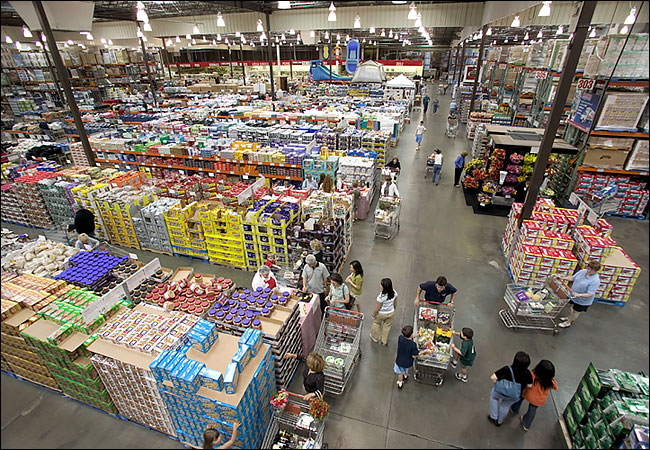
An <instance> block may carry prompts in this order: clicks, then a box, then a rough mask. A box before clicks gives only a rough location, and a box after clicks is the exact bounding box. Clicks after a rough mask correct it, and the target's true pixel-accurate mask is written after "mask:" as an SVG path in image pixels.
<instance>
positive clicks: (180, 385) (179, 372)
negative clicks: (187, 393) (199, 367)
mask: <svg viewBox="0 0 650 450" xmlns="http://www.w3.org/2000/svg"><path fill="white" fill-rule="evenodd" d="M191 362H192V360H190V359H183V360H182V361H181V362H180V363H179V364H177V365H176V367H174V370H172V371H171V373H170V374H169V376H170V378H171V382H172V383H173V384H174V387H175V388H176V389H181V390H183V389H184V388H185V385H184V382H183V373H184V372H185V371H186V370H187V368H188V367H189V365H190V363H191Z"/></svg>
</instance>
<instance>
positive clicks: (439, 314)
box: [413, 301, 456, 386]
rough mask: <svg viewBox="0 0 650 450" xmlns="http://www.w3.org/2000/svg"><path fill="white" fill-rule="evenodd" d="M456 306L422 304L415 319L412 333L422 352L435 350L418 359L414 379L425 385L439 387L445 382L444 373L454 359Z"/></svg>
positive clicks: (414, 368) (416, 312)
mask: <svg viewBox="0 0 650 450" xmlns="http://www.w3.org/2000/svg"><path fill="white" fill-rule="evenodd" d="M455 314H456V308H455V307H454V304H453V303H427V302H423V301H420V306H418V307H417V308H415V314H414V315H413V333H414V336H415V340H416V342H417V344H418V347H419V348H425V347H426V348H429V349H431V350H433V352H432V353H431V354H428V355H423V356H420V357H418V358H417V359H415V361H414V363H413V372H414V373H413V378H414V379H415V380H416V381H418V382H420V383H426V384H433V385H435V386H440V385H441V384H442V382H443V381H444V380H445V378H444V377H445V372H446V371H447V368H448V367H449V360H450V359H451V352H452V350H451V339H452V337H453V334H452V330H453V329H454V316H455Z"/></svg>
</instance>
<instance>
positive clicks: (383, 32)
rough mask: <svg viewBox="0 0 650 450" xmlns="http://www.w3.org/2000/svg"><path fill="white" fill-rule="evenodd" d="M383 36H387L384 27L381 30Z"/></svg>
mask: <svg viewBox="0 0 650 450" xmlns="http://www.w3.org/2000/svg"><path fill="white" fill-rule="evenodd" d="M381 37H386V30H384V29H382V30H381Z"/></svg>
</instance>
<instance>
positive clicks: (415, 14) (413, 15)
mask: <svg viewBox="0 0 650 450" xmlns="http://www.w3.org/2000/svg"><path fill="white" fill-rule="evenodd" d="M417 18H418V10H417V8H416V6H415V3H414V2H413V3H411V6H409V15H408V19H409V20H415V19H417Z"/></svg>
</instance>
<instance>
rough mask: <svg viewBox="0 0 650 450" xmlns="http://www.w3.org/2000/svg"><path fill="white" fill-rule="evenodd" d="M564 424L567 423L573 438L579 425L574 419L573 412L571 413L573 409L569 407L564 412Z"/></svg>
mask: <svg viewBox="0 0 650 450" xmlns="http://www.w3.org/2000/svg"><path fill="white" fill-rule="evenodd" d="M564 423H566V427H567V429H568V431H569V435H570V436H573V434H574V433H575V432H576V429H577V428H578V424H577V423H576V420H575V419H574V418H573V412H571V408H569V407H568V406H567V408H566V409H565V410H564Z"/></svg>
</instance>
